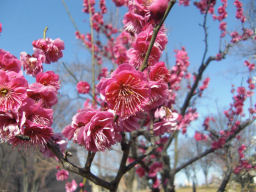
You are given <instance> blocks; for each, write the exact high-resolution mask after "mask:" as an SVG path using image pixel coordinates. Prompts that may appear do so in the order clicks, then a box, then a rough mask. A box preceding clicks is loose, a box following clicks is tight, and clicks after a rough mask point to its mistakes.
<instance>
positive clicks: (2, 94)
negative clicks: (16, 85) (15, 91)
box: [0, 88, 8, 96]
mask: <svg viewBox="0 0 256 192" xmlns="http://www.w3.org/2000/svg"><path fill="white" fill-rule="evenodd" d="M7 94H8V89H5V88H3V89H1V90H0V95H1V96H6V95H7Z"/></svg>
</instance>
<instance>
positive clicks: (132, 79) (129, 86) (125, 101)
mask: <svg viewBox="0 0 256 192" xmlns="http://www.w3.org/2000/svg"><path fill="white" fill-rule="evenodd" d="M98 90H99V92H100V93H101V94H102V95H103V96H104V98H105V102H106V103H107V104H108V107H109V108H110V109H112V110H114V111H115V113H116V114H117V115H119V116H120V117H121V118H124V119H125V118H128V117H130V116H132V115H135V114H136V113H137V112H139V111H143V110H144V107H145V105H147V104H148V102H149V94H150V90H149V87H148V83H147V81H146V79H145V77H144V74H143V73H142V72H139V71H136V70H135V68H134V67H132V66H130V65H128V64H123V65H119V67H118V68H117V69H116V70H115V71H114V72H113V73H112V76H111V77H110V78H108V79H101V81H100V83H99V85H98Z"/></svg>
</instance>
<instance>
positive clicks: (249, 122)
mask: <svg viewBox="0 0 256 192" xmlns="http://www.w3.org/2000/svg"><path fill="white" fill-rule="evenodd" d="M254 121H255V119H253V120H247V121H246V122H244V123H243V124H242V125H240V126H239V127H238V128H237V130H236V131H235V132H234V133H233V134H232V135H230V136H229V137H228V138H227V139H226V141H225V143H226V144H227V143H228V142H229V141H231V140H232V139H234V138H235V137H236V135H237V134H239V133H240V132H241V131H242V130H244V129H245V128H246V127H247V126H249V125H250V124H252V123H253V122H254ZM224 146H225V145H224ZM218 149H219V148H210V149H207V150H206V151H204V152H203V153H201V154H199V155H197V156H196V157H194V158H192V159H190V160H188V161H187V162H185V163H183V164H182V165H181V166H179V167H178V168H176V169H175V170H174V173H177V172H179V171H180V170H182V169H184V168H185V167H187V166H189V165H190V164H192V163H194V162H195V161H197V160H199V159H201V158H203V157H205V156H206V155H208V154H210V153H213V152H214V151H216V150H218Z"/></svg>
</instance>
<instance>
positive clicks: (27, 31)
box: [0, 0, 246, 114]
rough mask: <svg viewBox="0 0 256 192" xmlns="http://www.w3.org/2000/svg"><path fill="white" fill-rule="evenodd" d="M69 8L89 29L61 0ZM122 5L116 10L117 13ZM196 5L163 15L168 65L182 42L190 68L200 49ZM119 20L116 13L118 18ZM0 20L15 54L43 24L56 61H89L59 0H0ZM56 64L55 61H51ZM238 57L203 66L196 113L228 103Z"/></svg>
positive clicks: (0, 40)
mask: <svg viewBox="0 0 256 192" xmlns="http://www.w3.org/2000/svg"><path fill="white" fill-rule="evenodd" d="M106 2H107V5H108V7H111V10H112V12H115V10H114V9H113V7H112V5H113V3H112V2H111V0H106ZM66 3H67V5H68V7H69V9H70V12H71V14H72V16H73V18H74V19H75V21H76V23H77V25H78V27H79V29H80V31H81V32H83V33H84V32H86V33H87V32H89V28H88V26H89V23H88V17H87V15H86V14H84V13H83V12H82V0H66ZM124 11H125V10H123V9H121V10H120V14H122V13H124ZM228 11H229V17H228V19H227V21H231V20H232V19H233V18H234V14H235V10H234V6H233V5H232V4H231V3H230V5H229V6H228ZM202 19H203V17H202V15H201V14H200V13H199V10H197V9H195V8H194V6H192V7H183V6H178V5H175V6H174V8H173V10H172V11H171V13H170V15H169V16H168V19H167V20H166V28H167V32H168V37H169V43H168V46H167V48H166V54H167V55H168V57H169V59H170V62H169V63H170V66H172V65H174V61H175V58H174V52H173V50H174V49H180V48H181V46H184V47H185V48H186V50H187V52H188V55H189V57H190V62H191V66H190V69H191V70H194V71H195V70H197V68H198V66H199V64H200V62H201V58H202V51H203V46H204V44H203V30H202V28H201V27H200V26H199V23H202ZM120 22H121V18H120ZM0 23H2V26H3V32H2V33H1V34H0V48H2V49H4V50H7V51H9V52H11V53H12V54H14V55H15V56H17V57H19V53H20V52H22V51H26V52H28V53H30V54H32V41H33V40H36V39H39V38H42V37H43V30H44V28H45V26H48V28H49V30H48V32H47V36H48V37H50V38H52V39H55V38H58V37H59V38H61V39H62V40H63V41H64V42H65V50H64V57H63V58H62V59H61V61H65V62H66V63H69V62H72V61H75V60H77V59H78V60H80V61H81V62H85V63H86V62H87V61H90V55H89V54H88V52H87V51H86V50H84V49H83V48H81V46H80V45H79V42H78V41H77V40H76V39H75V35H74V33H75V29H74V27H73V25H72V23H71V21H70V19H69V17H68V16H67V14H66V11H65V9H64V6H63V4H62V2H61V0H0ZM238 27H239V23H238V22H233V21H231V22H229V23H228V28H229V29H236V28H238ZM219 35H220V32H219V30H218V22H213V21H212V18H211V17H210V16H209V55H215V54H216V53H217V50H218V47H219ZM53 65H57V64H53ZM242 66H243V59H242V58H241V57H238V56H234V55H231V56H229V59H226V60H224V61H222V62H213V63H212V64H211V65H210V66H209V68H208V69H207V71H206V73H205V76H204V77H207V76H209V77H210V78H211V81H210V85H209V89H208V90H207V91H206V93H205V94H204V95H207V96H206V97H205V98H204V99H203V100H202V101H201V107H200V109H199V110H200V112H201V113H203V114H205V112H210V113H213V114H214V113H216V103H218V105H219V106H220V107H221V109H222V106H228V105H229V103H230V102H231V95H230V89H231V84H232V83H234V84H236V85H240V83H241V75H237V73H235V72H238V71H246V70H245V68H242Z"/></svg>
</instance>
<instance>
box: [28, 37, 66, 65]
mask: <svg viewBox="0 0 256 192" xmlns="http://www.w3.org/2000/svg"><path fill="white" fill-rule="evenodd" d="M32 45H33V47H34V48H35V50H34V51H35V52H38V53H40V54H42V53H43V54H44V55H45V63H47V64H50V63H52V62H56V61H58V60H59V59H60V58H61V57H62V56H63V53H62V50H64V42H63V41H62V40H61V39H59V38H57V39H55V40H52V39H50V38H46V39H38V40H36V41H33V42H32Z"/></svg>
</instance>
